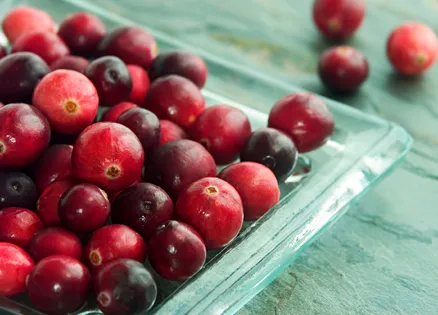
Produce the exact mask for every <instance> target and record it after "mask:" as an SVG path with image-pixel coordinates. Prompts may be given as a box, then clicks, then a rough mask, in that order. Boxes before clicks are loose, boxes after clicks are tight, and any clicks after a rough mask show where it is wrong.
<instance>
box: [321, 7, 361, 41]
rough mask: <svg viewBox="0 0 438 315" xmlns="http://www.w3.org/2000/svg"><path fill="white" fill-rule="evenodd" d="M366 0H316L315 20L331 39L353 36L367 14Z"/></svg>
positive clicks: (322, 31)
mask: <svg viewBox="0 0 438 315" xmlns="http://www.w3.org/2000/svg"><path fill="white" fill-rule="evenodd" d="M365 9H366V8H365V0H315V2H314V5H313V21H314V22H315V24H316V26H317V28H318V29H319V31H320V32H321V33H322V34H323V35H324V36H326V37H327V38H329V39H335V40H342V39H346V38H348V37H350V36H352V35H353V34H354V33H355V32H356V30H357V29H358V28H359V26H360V25H361V23H362V20H363V18H364V16H365Z"/></svg>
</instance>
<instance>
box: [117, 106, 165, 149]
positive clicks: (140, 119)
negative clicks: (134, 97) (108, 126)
mask: <svg viewBox="0 0 438 315" xmlns="http://www.w3.org/2000/svg"><path fill="white" fill-rule="evenodd" d="M117 122H118V123H119V124H122V125H124V126H126V127H128V128H129V129H131V130H132V132H134V133H135V135H136V136H137V137H138V139H140V142H141V144H142V146H143V149H144V152H145V153H149V152H151V151H153V150H154V149H155V148H157V147H158V145H159V144H160V121H159V120H158V118H157V116H156V115H155V114H154V113H152V112H150V111H148V110H147V109H144V108H132V109H129V110H127V111H125V112H124V113H122V114H121V115H120V116H119V118H118V119H117Z"/></svg>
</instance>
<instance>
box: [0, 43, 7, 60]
mask: <svg viewBox="0 0 438 315" xmlns="http://www.w3.org/2000/svg"><path fill="white" fill-rule="evenodd" d="M7 55H8V51H7V50H6V48H5V46H3V45H0V59H2V58H3V57H6V56H7Z"/></svg>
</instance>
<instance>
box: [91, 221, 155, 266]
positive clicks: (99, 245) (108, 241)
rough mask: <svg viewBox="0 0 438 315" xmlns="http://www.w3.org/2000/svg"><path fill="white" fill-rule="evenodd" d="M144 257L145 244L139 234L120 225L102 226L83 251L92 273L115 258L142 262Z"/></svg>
mask: <svg viewBox="0 0 438 315" xmlns="http://www.w3.org/2000/svg"><path fill="white" fill-rule="evenodd" d="M146 255H147V248H146V243H145V242H144V240H143V238H142V237H141V236H140V234H138V233H137V232H135V231H134V230H132V229H131V228H129V227H127V226H126V225H122V224H113V225H108V226H104V227H103V228H100V229H99V230H97V231H96V232H94V233H93V235H92V236H91V238H90V240H89V241H88V244H87V246H86V247H85V251H84V257H85V260H86V261H87V263H88V265H89V266H90V267H91V268H92V270H94V271H96V270H98V269H99V268H100V267H101V266H102V265H104V264H106V263H108V262H110V261H113V260H115V259H117V258H129V259H134V260H137V261H139V262H144V260H145V259H146Z"/></svg>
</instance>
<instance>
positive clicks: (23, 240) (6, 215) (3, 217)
mask: <svg viewBox="0 0 438 315" xmlns="http://www.w3.org/2000/svg"><path fill="white" fill-rule="evenodd" d="M43 228H44V226H43V223H42V222H41V220H40V219H39V218H38V216H37V215H36V214H35V212H32V211H30V210H28V209H25V208H4V209H3V210H1V211H0V242H8V243H12V244H15V245H17V246H20V247H21V248H24V249H27V248H28V246H29V244H30V241H31V240H32V238H33V236H34V235H35V234H36V233H37V232H38V231H40V230H42V229H43Z"/></svg>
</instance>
